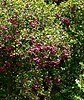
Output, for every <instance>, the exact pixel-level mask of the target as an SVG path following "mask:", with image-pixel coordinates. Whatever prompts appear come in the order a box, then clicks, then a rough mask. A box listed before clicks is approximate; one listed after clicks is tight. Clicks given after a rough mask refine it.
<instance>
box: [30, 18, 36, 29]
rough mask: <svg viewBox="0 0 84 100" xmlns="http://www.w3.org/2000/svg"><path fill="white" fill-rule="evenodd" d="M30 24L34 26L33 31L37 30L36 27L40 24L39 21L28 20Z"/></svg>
mask: <svg viewBox="0 0 84 100" xmlns="http://www.w3.org/2000/svg"><path fill="white" fill-rule="evenodd" d="M28 22H29V23H30V25H31V26H32V28H33V29H35V27H36V26H37V24H38V20H37V19H34V20H28Z"/></svg>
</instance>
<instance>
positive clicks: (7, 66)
mask: <svg viewBox="0 0 84 100" xmlns="http://www.w3.org/2000/svg"><path fill="white" fill-rule="evenodd" d="M4 67H5V68H8V69H10V67H11V64H10V62H8V61H5V63H4Z"/></svg>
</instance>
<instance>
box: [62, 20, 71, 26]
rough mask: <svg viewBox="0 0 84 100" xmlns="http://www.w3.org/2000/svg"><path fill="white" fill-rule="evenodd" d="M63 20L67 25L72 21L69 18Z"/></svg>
mask: <svg viewBox="0 0 84 100" xmlns="http://www.w3.org/2000/svg"><path fill="white" fill-rule="evenodd" d="M62 22H63V23H65V24H66V25H67V26H69V25H70V21H69V19H68V18H62Z"/></svg>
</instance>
